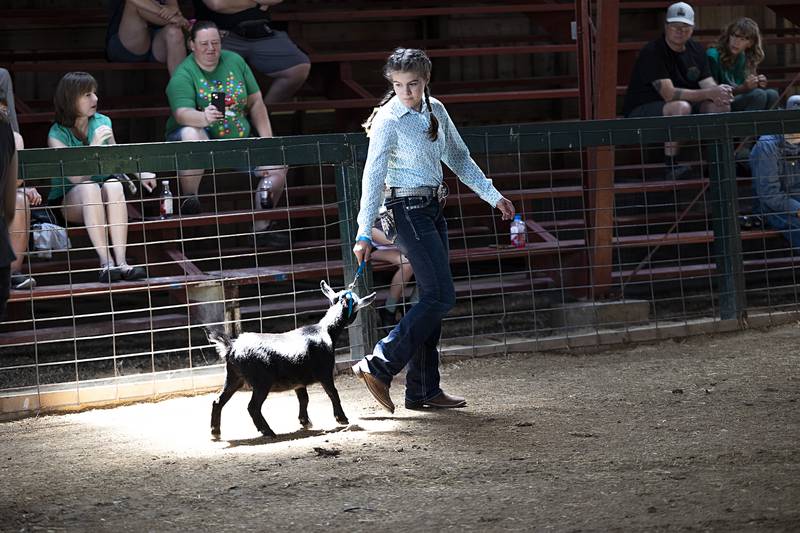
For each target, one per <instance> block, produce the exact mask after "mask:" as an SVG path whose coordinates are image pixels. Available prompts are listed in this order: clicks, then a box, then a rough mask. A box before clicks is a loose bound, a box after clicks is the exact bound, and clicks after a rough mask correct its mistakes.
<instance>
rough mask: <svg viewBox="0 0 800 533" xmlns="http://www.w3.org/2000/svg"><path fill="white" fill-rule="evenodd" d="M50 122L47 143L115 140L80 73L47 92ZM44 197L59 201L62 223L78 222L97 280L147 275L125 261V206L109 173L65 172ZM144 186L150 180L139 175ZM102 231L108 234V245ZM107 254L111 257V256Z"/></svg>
mask: <svg viewBox="0 0 800 533" xmlns="http://www.w3.org/2000/svg"><path fill="white" fill-rule="evenodd" d="M53 103H54V105H55V116H56V117H55V118H56V122H55V124H53V126H52V127H51V128H50V133H48V135H47V145H48V146H50V147H51V148H68V147H71V146H101V145H104V144H115V141H114V131H113V130H112V129H111V120H110V119H109V118H108V117H107V116H105V115H101V114H100V113H98V112H97V82H96V81H95V79H94V78H93V77H92V76H91V75H90V74H87V73H86V72H69V73H67V74H66V75H65V76H64V77H63V78H61V81H59V82H58V86H57V87H56V92H55V96H54V97H53ZM51 185H52V186H51V189H50V195H49V196H48V201H49V203H50V204H51V205H56V204H60V205H61V213H62V215H63V216H64V219H65V220H67V221H68V222H75V223H78V224H84V225H85V226H86V232H87V233H88V234H89V239H90V240H91V241H92V245H93V246H94V249H95V251H96V252H97V255H98V257H99V258H100V267H101V269H100V281H101V282H103V283H108V282H111V281H117V280H119V279H125V280H134V279H141V278H144V277H146V276H147V273H146V271H145V269H144V268H142V267H134V266H131V265H129V264H128V261H127V259H126V258H125V249H126V247H127V244H128V208H127V206H126V205H125V192H124V190H123V188H122V184H121V183H120V182H119V181H118V180H117V179H114V178H110V177H109V176H66V177H58V178H53V179H52V180H51ZM142 185H143V186H144V187H145V188H146V189H149V190H152V189H153V187H155V180H152V179H151V180H142ZM108 235H110V236H111V250H109V243H108ZM112 255H113V257H112Z"/></svg>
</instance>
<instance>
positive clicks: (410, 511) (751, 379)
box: [0, 325, 800, 532]
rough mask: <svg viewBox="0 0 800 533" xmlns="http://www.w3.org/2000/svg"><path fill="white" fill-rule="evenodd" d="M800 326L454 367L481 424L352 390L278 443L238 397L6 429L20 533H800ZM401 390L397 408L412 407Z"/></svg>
mask: <svg viewBox="0 0 800 533" xmlns="http://www.w3.org/2000/svg"><path fill="white" fill-rule="evenodd" d="M798 344H800V325H791V326H784V327H778V328H774V329H771V330H769V331H754V330H750V331H746V332H743V333H737V334H730V335H719V336H714V337H694V338H689V339H682V340H676V341H666V342H661V343H658V344H648V345H637V346H625V347H621V348H617V349H612V350H608V351H603V352H599V353H584V354H568V353H553V352H549V353H535V354H515V355H511V356H496V357H488V358H480V359H471V360H455V361H454V360H449V361H447V362H446V363H445V364H444V366H443V372H442V375H443V384H444V385H445V387H446V389H447V390H448V391H451V392H453V393H458V394H463V395H465V396H467V398H468V401H469V405H468V407H467V408H465V409H460V410H454V411H450V412H415V411H408V410H405V409H403V408H402V407H400V408H398V410H397V411H396V413H395V414H394V415H388V413H385V412H383V411H381V410H379V409H378V408H377V407H376V404H375V402H374V401H373V400H372V398H371V397H370V396H369V395H368V393H367V391H366V389H365V388H364V387H363V385H362V384H361V382H359V381H357V380H356V379H355V378H354V377H353V376H351V375H346V376H339V377H338V378H337V386H338V389H339V392H340V394H341V397H342V402H343V406H344V409H345V412H346V413H347V414H348V416H349V417H350V422H351V425H350V426H348V427H347V428H341V427H338V426H337V425H336V423H335V421H334V419H333V415H332V412H331V408H330V403H329V401H328V399H327V397H326V396H325V395H324V393H323V392H322V390H321V388H320V387H318V386H317V387H313V388H312V389H311V390H310V392H311V405H310V414H311V419H312V421H314V422H316V426H315V429H312V430H302V429H301V428H300V426H299V424H298V422H297V420H296V416H297V415H296V399H295V397H294V394H292V393H284V394H275V395H272V396H271V397H270V398H268V399H267V402H266V404H265V407H264V412H265V416H266V418H267V420H268V421H269V423H270V424H271V426H272V428H273V429H274V430H275V431H276V432H277V433H279V434H280V435H279V437H278V438H277V439H275V440H271V439H266V438H263V437H260V436H259V435H258V434H257V432H256V430H255V428H254V427H253V425H252V423H251V421H250V419H249V416H248V415H247V412H246V409H245V406H246V403H247V401H248V397H249V393H238V394H237V395H236V396H235V397H234V398H233V400H231V402H230V403H229V404H228V405H227V406H226V408H225V410H224V411H223V417H222V439H221V440H219V441H216V442H215V441H213V440H211V438H210V434H209V428H208V426H209V416H210V408H211V400H212V395H204V396H198V397H193V398H176V399H170V400H166V401H162V402H158V403H147V404H138V405H132V406H127V407H122V408H117V409H108V410H94V411H87V412H83V413H76V414H69V415H63V416H47V417H41V418H38V419H26V420H21V421H16V422H9V423H5V424H0V442H2V447H0V453H1V455H0V529H2V530H3V531H30V530H71V531H147V530H150V531H195V530H197V531H216V530H254V531H270V530H275V529H278V528H281V529H288V530H300V529H302V530H304V531H348V532H349V531H384V530H389V529H391V530H395V531H403V530H408V531H440V530H455V531H464V530H466V531H500V530H503V531H530V530H556V531H578V530H581V531H587V530H594V531H613V530H715V531H797V530H799V529H800V446H799V445H798V441H800V409H799V408H800V356H799V355H798ZM402 391H403V384H402V380H400V379H398V380H397V381H395V384H394V386H393V388H392V392H393V397H394V399H395V401H396V402H398V401H399V402H401V403H402Z"/></svg>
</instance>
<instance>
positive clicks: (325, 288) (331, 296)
mask: <svg viewBox="0 0 800 533" xmlns="http://www.w3.org/2000/svg"><path fill="white" fill-rule="evenodd" d="M319 288H320V289H322V294H324V295H325V297H326V298H327V299H328V300H330V302H331V303H333V301H334V300H335V299H336V293H335V292H334V291H333V289H331V287H330V285H328V282H327V281H325V280H324V279H323V280H322V281H320V282H319Z"/></svg>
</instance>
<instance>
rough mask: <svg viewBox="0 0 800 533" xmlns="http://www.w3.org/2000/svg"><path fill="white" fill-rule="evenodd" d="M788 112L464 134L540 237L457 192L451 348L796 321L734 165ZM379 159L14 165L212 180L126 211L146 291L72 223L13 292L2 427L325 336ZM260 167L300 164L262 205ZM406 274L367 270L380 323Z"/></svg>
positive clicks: (141, 198) (29, 169) (150, 159)
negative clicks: (106, 269) (295, 330)
mask: <svg viewBox="0 0 800 533" xmlns="http://www.w3.org/2000/svg"><path fill="white" fill-rule="evenodd" d="M796 115H797V113H796V112H794V111H771V112H758V113H732V114H724V115H722V114H721V115H702V116H691V117H673V118H657V119H625V120H609V121H593V122H567V123H548V124H527V125H498V126H489V127H480V128H464V129H463V130H462V132H461V133H462V136H463V138H464V140H465V141H466V143H467V145H468V146H469V148H470V150H471V152H472V155H473V157H474V159H475V160H476V161H477V162H478V164H479V165H480V166H481V167H482V168H483V169H484V170H485V171H486V173H487V175H488V176H489V177H490V178H492V179H493V180H494V182H495V184H496V185H497V187H498V189H500V190H501V191H502V192H503V193H504V194H505V195H506V196H507V197H509V198H510V199H512V200H513V201H514V203H515V205H516V207H517V209H518V211H519V212H520V213H521V214H522V216H523V219H524V220H525V221H526V223H527V228H528V233H527V236H528V242H527V245H526V246H525V247H522V248H516V247H512V246H511V245H510V242H509V235H508V231H509V230H508V223H507V222H503V221H501V220H500V218H499V215H498V214H497V212H496V211H495V212H493V211H492V210H491V209H490V207H489V206H487V205H486V204H484V203H482V202H481V201H480V200H479V199H478V198H477V197H476V196H475V195H474V194H473V193H471V192H470V191H469V190H468V189H466V188H465V187H464V186H463V184H460V183H458V182H457V181H456V180H455V179H454V178H453V177H451V176H449V177H447V178H446V179H447V182H448V184H449V185H450V189H451V191H450V192H451V194H450V197H449V198H448V200H447V204H446V207H445V213H446V217H447V219H448V224H449V227H450V244H451V266H452V270H453V274H454V279H455V281H456V286H457V305H456V308H455V309H454V310H453V312H452V313H451V315H450V316H449V317H448V319H447V320H446V322H445V325H444V333H443V339H442V350H443V351H444V352H445V353H456V354H481V353H493V352H494V353H496V352H503V351H508V350H537V349H541V348H550V347H562V348H563V347H571V346H586V345H598V344H602V343H607V342H620V341H631V340H633V341H635V340H648V339H653V338H659V337H662V336H669V335H683V334H687V333H691V332H695V331H709V330H720V329H735V328H739V327H744V326H745V325H746V324H747V321H748V320H749V321H750V322H752V321H753V320H766V321H767V322H769V321H772V320H778V317H779V316H784V315H786V313H787V311H788V312H791V313H793V312H795V311H796V309H797V305H798V298H797V290H796V282H795V277H794V262H795V258H794V251H793V250H792V248H791V247H790V246H788V244H787V243H786V241H784V240H783V239H782V237H781V236H780V235H779V234H777V233H776V232H774V231H771V230H769V229H768V228H747V229H746V230H744V231H743V230H742V227H741V223H740V220H739V216H740V213H741V212H742V209H746V208H747V205H748V204H749V201H750V200H751V199H752V193H750V192H749V191H750V190H751V189H750V180H749V177H748V176H747V172H748V171H747V167H746V164H745V163H744V160H743V159H740V160H738V161H737V154H735V153H734V149H735V148H736V146H738V145H740V144H742V142H743V141H745V140H746V139H748V138H750V139H754V138H756V137H757V136H759V135H764V134H773V133H791V132H797V131H800V117H796ZM666 141H679V142H681V143H682V145H683V148H682V156H681V159H682V160H684V161H685V163H686V164H687V166H689V167H690V169H689V171H688V173H686V174H684V175H683V176H681V177H680V178H678V179H673V178H674V177H673V176H671V175H665V173H668V172H669V171H670V170H674V169H668V168H664V167H663V164H662V163H661V156H660V154H661V145H662V143H664V142H666ZM748 144H749V143H748V142H744V145H745V146H747V145H748ZM366 151H367V140H366V138H365V137H364V136H363V135H361V134H341V135H319V136H303V137H287V138H275V139H243V140H226V141H204V142H183V143H157V144H140V145H120V146H109V147H85V148H70V149H57V150H52V149H39V150H25V151H23V152H22V153H21V155H20V169H21V176H22V177H23V178H24V179H25V182H26V185H27V186H37V185H39V186H43V187H44V186H46V185H47V183H49V181H50V178H51V177H52V176H82V175H111V174H117V173H134V172H142V171H148V172H155V173H157V174H158V176H159V179H169V180H171V183H172V190H173V191H176V192H177V193H180V190H179V188H178V187H177V183H176V180H175V176H176V175H177V173H178V172H180V171H183V170H187V169H205V176H204V178H203V185H202V187H201V194H200V200H201V203H202V204H203V207H204V213H202V214H201V215H194V216H176V217H174V218H170V219H161V218H159V217H158V213H157V205H158V199H157V198H156V197H153V196H148V195H146V194H143V193H142V190H141V187H139V189H138V191H137V193H136V194H130V193H129V194H128V200H127V201H128V208H129V214H130V215H131V218H130V219H129V222H128V226H127V227H128V234H129V236H130V238H129V246H128V256H129V258H131V261H130V262H131V263H136V264H142V265H145V266H147V268H148V270H149V274H150V275H149V277H148V278H147V279H145V280H140V281H136V282H119V283H112V284H106V285H103V284H101V283H98V282H97V280H96V272H97V268H98V266H97V261H96V257H95V254H94V248H93V245H92V244H91V242H90V241H89V239H88V238H87V236H86V232H85V230H84V229H83V228H81V227H80V226H75V227H70V226H69V225H68V224H67V226H68V227H67V231H68V233H69V235H70V238H71V240H72V246H71V248H70V249H69V250H64V251H56V252H53V254H52V258H51V259H49V260H42V259H37V258H36V257H35V255H34V254H31V255H30V256H29V257H27V258H26V262H25V263H26V270H29V271H30V273H31V274H32V275H34V276H35V277H36V278H37V281H38V285H37V287H36V288H35V289H29V290H24V291H13V293H12V300H11V302H10V306H9V314H8V317H7V319H6V322H5V323H4V324H2V326H0V328H1V329H0V338H1V339H2V341H1V342H0V395H2V398H0V400H2V410H0V415H3V413H4V415H3V416H16V415H18V414H20V413H25V412H31V411H35V410H37V409H50V408H58V407H63V406H82V405H92V404H95V403H103V402H108V401H119V400H124V399H126V398H141V397H153V396H157V395H159V394H162V393H168V392H174V391H186V390H206V389H208V388H209V387H216V386H217V385H218V381H219V375H220V372H219V363H218V359H217V358H216V355H215V352H214V351H213V349H212V348H211V347H210V346H209V345H208V343H207V342H206V341H205V336H204V334H203V331H202V328H203V327H208V326H211V327H225V328H227V329H228V330H229V331H231V332H234V333H235V332H237V331H241V330H247V331H264V332H270V331H283V330H285V329H290V328H292V327H296V326H298V325H302V324H305V323H309V322H312V321H314V320H316V318H317V317H318V316H319V313H320V312H321V311H322V310H324V309H325V307H326V301H325V300H324V298H323V297H322V295H321V294H320V293H319V289H318V285H319V280H320V279H327V280H328V281H329V282H330V283H331V284H332V285H334V286H343V285H345V284H347V283H349V281H350V280H352V279H353V277H354V274H355V270H356V268H355V267H356V265H355V264H354V259H353V256H352V253H351V251H350V250H351V247H352V236H353V235H354V233H355V217H356V214H357V211H358V204H359V198H360V176H361V164H362V163H363V161H364V159H365V156H366ZM609 156H610V159H609ZM261 165H286V166H288V167H289V169H290V170H289V179H288V186H287V188H286V190H285V192H284V195H283V198H282V199H281V201H280V202H279V203H278V204H277V205H276V206H275V207H274V208H272V209H267V210H264V209H261V208H260V207H259V206H257V205H256V201H255V195H254V188H255V186H256V183H257V181H258V180H257V179H255V178H254V177H253V175H252V172H251V171H250V170H249V169H253V168H254V167H257V166H261ZM178 196H179V199H180V195H179V194H178ZM258 221H272V222H271V223H272V224H273V225H272V226H270V228H269V230H268V233H270V232H271V233H276V234H278V233H280V234H283V235H285V236H288V237H289V242H288V244H287V246H286V247H285V248H284V247H281V246H277V247H276V246H275V245H274V240H273V241H271V242H272V244H271V245H269V246H266V247H265V246H261V245H259V242H260V240H259V237H258V235H257V233H256V232H255V231H254V229H253V228H254V226H255V225H257V223H258ZM396 268H397V265H394V264H391V263H376V264H375V265H374V269H370V270H369V271H368V272H367V275H366V276H364V277H362V278H361V280H360V281H359V287H358V290H359V291H366V290H367V288H368V287H369V288H370V289H372V288H375V289H377V290H378V291H379V303H378V308H379V309H380V308H381V306H383V305H384V304H383V303H382V302H384V300H385V298H386V296H387V293H388V292H389V290H390V288H391V284H392V281H391V280H392V277H393V274H394V272H395V270H396ZM400 300H401V301H400V305H399V306H398V308H397V310H396V311H395V313H396V314H395V317H397V316H399V315H398V313H402V309H403V308H404V307H406V306H408V305H412V304H413V282H412V284H411V286H408V287H406V288H405V290H403V291H402V293H401V297H400ZM748 315H749V316H748ZM380 316H382V317H383V318H385V317H386V316H387V313H382V314H381V315H380ZM378 317H379V314H378V313H376V312H375V311H374V310H370V311H369V312H365V313H361V314H359V316H358V317H357V319H356V321H355V322H354V324H353V325H352V326H351V327H350V328H349V335H348V339H342V342H341V344H342V347H341V349H340V352H339V353H340V358H341V360H342V362H344V361H348V360H350V359H352V358H355V357H359V356H360V355H361V354H363V353H365V352H366V351H369V350H370V349H371V346H372V345H373V343H374V342H375V341H376V340H377V338H378V337H379V335H381V334H383V333H385V331H386V324H381V323H380V322H379V319H378ZM757 317H766V318H761V319H759V318H757Z"/></svg>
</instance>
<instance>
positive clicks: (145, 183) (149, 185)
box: [140, 178, 156, 192]
mask: <svg viewBox="0 0 800 533" xmlns="http://www.w3.org/2000/svg"><path fill="white" fill-rule="evenodd" d="M140 183H141V184H142V187H144V188H145V190H146V191H147V192H153V189H155V188H156V180H155V179H154V178H147V179H143V180H141V181H140Z"/></svg>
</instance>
